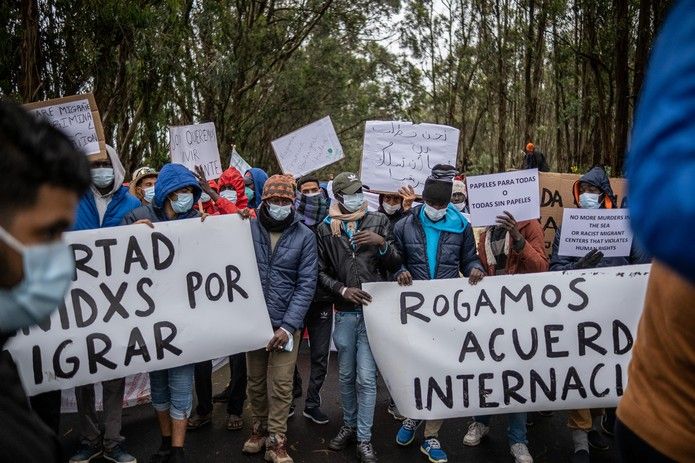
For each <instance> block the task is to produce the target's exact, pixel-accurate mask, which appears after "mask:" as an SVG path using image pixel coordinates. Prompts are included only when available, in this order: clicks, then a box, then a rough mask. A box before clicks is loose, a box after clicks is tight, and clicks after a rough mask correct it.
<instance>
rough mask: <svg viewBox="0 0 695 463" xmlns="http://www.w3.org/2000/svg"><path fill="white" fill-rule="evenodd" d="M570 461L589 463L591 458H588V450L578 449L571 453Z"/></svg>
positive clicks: (573, 462)
mask: <svg viewBox="0 0 695 463" xmlns="http://www.w3.org/2000/svg"><path fill="white" fill-rule="evenodd" d="M572 463H591V458H589V452H587V451H586V450H579V451H578V452H574V455H572Z"/></svg>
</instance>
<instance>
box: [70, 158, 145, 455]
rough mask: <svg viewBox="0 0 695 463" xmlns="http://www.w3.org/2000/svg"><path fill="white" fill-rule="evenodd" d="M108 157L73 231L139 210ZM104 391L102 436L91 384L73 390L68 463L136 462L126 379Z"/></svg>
mask: <svg viewBox="0 0 695 463" xmlns="http://www.w3.org/2000/svg"><path fill="white" fill-rule="evenodd" d="M106 153H107V155H108V156H107V158H106V159H104V160H92V161H90V164H91V174H92V185H91V188H90V189H89V190H88V191H87V193H86V194H85V195H84V196H83V197H82V199H81V200H80V204H79V205H78V207H77V216H76V217H75V225H74V227H73V230H93V229H96V228H106V227H115V226H117V225H120V224H121V222H122V220H123V217H124V216H125V215H126V214H128V213H130V212H131V211H133V210H134V209H136V208H138V207H140V200H139V199H138V198H136V197H135V196H133V195H132V194H130V192H129V191H128V188H127V187H125V186H123V179H124V177H125V169H124V168H123V164H121V160H120V159H119V158H118V154H117V153H116V150H115V149H113V147H111V146H110V145H106ZM101 387H102V391H103V404H104V412H103V415H102V416H103V421H104V433H103V435H102V432H101V430H100V427H99V419H98V417H97V412H96V404H95V396H94V385H93V384H88V385H86V386H79V387H77V388H75V399H76V402H77V414H78V416H79V418H80V420H79V427H80V441H81V442H80V448H79V450H78V451H77V453H75V455H73V457H72V458H71V459H70V463H83V462H88V461H90V460H91V459H93V458H95V457H97V456H99V455H101V454H102V453H103V454H104V458H106V459H109V460H111V461H116V462H119V463H127V462H135V457H133V456H132V455H130V454H128V452H126V450H125V448H124V446H123V441H124V438H123V436H121V418H122V414H123V392H124V390H125V379H124V378H120V379H114V380H110V381H103V382H102V383H101Z"/></svg>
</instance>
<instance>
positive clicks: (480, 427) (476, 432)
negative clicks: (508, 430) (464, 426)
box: [463, 421, 490, 447]
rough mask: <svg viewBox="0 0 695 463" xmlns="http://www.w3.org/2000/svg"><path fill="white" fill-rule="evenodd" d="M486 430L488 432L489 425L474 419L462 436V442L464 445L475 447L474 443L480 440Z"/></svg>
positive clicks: (476, 443)
mask: <svg viewBox="0 0 695 463" xmlns="http://www.w3.org/2000/svg"><path fill="white" fill-rule="evenodd" d="M488 432H490V427H489V426H485V425H484V424H483V423H479V422H477V421H474V422H472V423H471V425H470V426H469V427H468V432H467V433H466V435H465V436H464V437H463V443H464V445H468V446H470V447H475V446H476V445H478V444H480V440H481V439H482V438H483V437H485V435H487V433H488Z"/></svg>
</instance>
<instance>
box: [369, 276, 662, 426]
mask: <svg viewBox="0 0 695 463" xmlns="http://www.w3.org/2000/svg"><path fill="white" fill-rule="evenodd" d="M649 269H650V266H649V265H636V266H625V267H613V268H603V269H600V270H592V271H586V272H582V271H570V272H548V273H536V274H527V275H513V276H496V277H486V278H484V279H483V280H482V281H481V282H480V283H478V284H477V285H476V286H471V285H469V283H468V281H467V280H466V279H463V278H460V279H451V280H434V281H415V282H413V285H412V286H409V287H401V286H398V284H397V283H367V284H365V286H364V290H365V291H367V292H368V293H369V294H371V296H372V303H371V304H369V306H368V307H366V308H365V310H364V317H365V322H366V324H367V334H368V335H369V345H370V347H371V350H372V353H373V354H374V358H375V359H376V362H377V364H378V366H379V371H380V372H381V373H382V374H383V376H384V380H385V382H386V385H387V386H388V388H389V391H390V392H391V396H392V397H393V398H394V400H395V402H396V405H397V406H398V409H399V410H400V411H401V413H403V414H404V415H405V416H408V417H410V418H415V419H443V418H455V417H461V416H477V415H491V414H499V413H515V412H530V411H540V410H563V409H577V408H603V407H614V406H615V405H616V404H617V402H618V399H619V397H620V396H621V395H622V394H623V390H624V388H625V386H626V384H627V371H628V370H627V367H628V363H629V362H630V356H631V350H632V345H633V343H634V338H635V336H636V333H637V325H638V322H639V319H640V314H641V311H642V305H643V302H644V295H645V293H646V289H647V280H648V272H649Z"/></svg>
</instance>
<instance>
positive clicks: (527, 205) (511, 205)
mask: <svg viewBox="0 0 695 463" xmlns="http://www.w3.org/2000/svg"><path fill="white" fill-rule="evenodd" d="M466 185H467V187H468V204H469V206H470V210H471V220H472V223H473V225H474V226H476V227H486V226H488V225H494V224H495V223H496V221H497V219H496V218H497V216H498V215H503V214H504V211H508V212H509V213H510V214H512V215H513V216H514V218H515V219H516V220H517V221H522V220H531V219H537V218H538V217H540V198H539V197H538V169H528V170H517V171H514V172H503V173H501V174H490V175H476V176H474V177H467V178H466Z"/></svg>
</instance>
